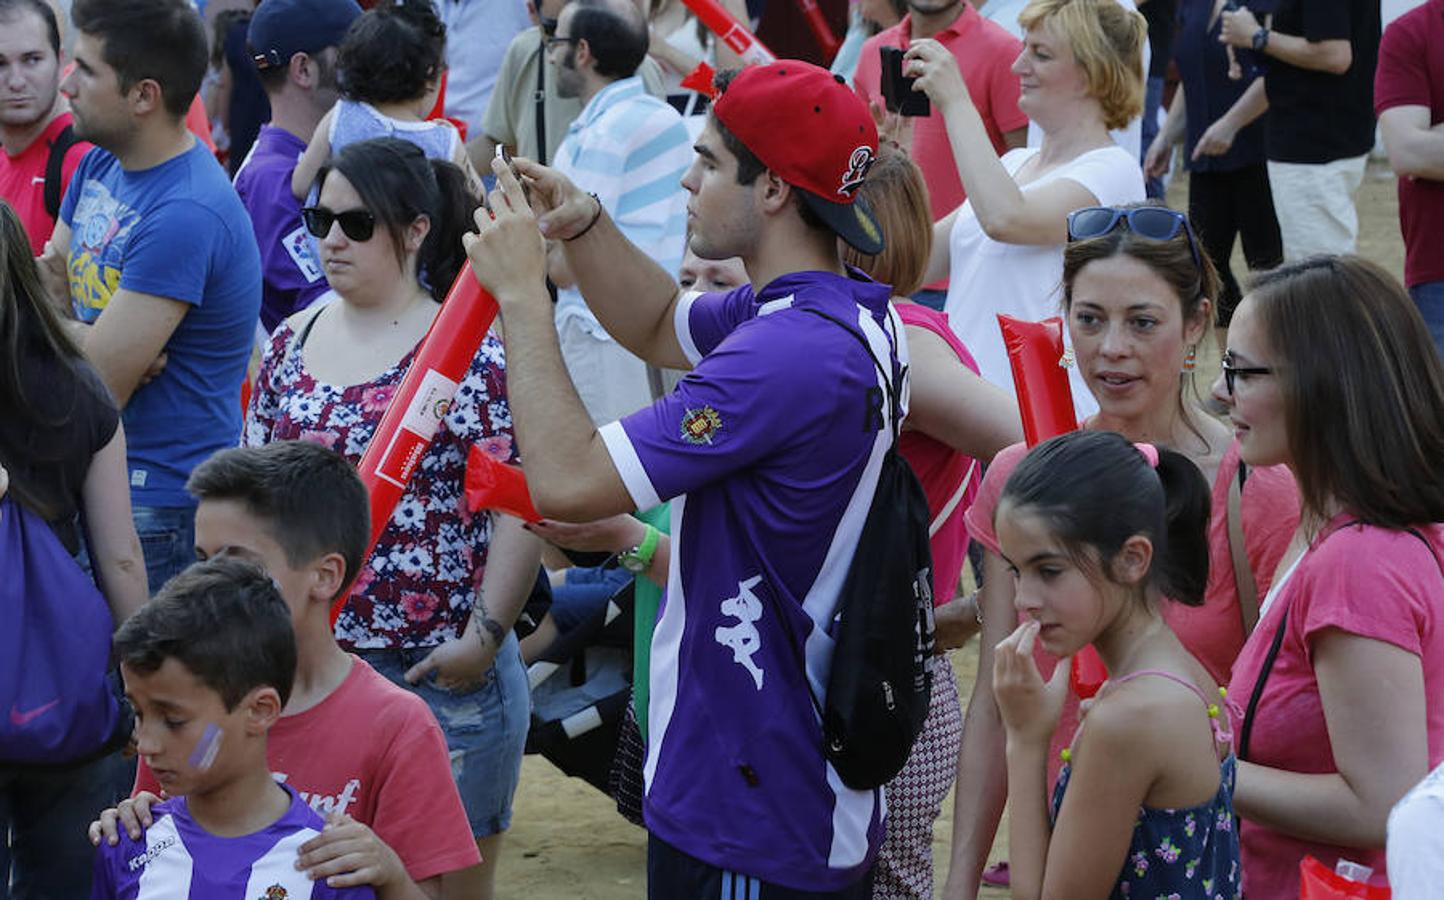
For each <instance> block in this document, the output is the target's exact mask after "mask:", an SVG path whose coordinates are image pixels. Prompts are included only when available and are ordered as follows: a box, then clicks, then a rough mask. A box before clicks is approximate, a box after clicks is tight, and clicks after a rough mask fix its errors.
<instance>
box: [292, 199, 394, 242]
mask: <svg viewBox="0 0 1444 900" xmlns="http://www.w3.org/2000/svg"><path fill="white" fill-rule="evenodd" d="M301 221H302V222H304V223H305V224H306V230H307V231H309V232H311V234H312V235H314V236H315V237H318V238H324V237H325V236H326V235H328V234H330V233H331V225H332V224H333V223H336V222H339V223H340V224H341V233H342V234H344V235H346V237H348V238H350V239H351V240H353V241H369V240H371V235H373V234H375V233H376V217H375V216H373V215H371V213H370V212H368V211H367V210H364V209H348V210H346V211H345V212H339V213H338V212H332V211H331V210H329V209H327V208H326V207H324V206H307V207H305V208H304V209H302V210H301Z"/></svg>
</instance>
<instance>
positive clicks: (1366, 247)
mask: <svg viewBox="0 0 1444 900" xmlns="http://www.w3.org/2000/svg"><path fill="white" fill-rule="evenodd" d="M1169 201H1170V205H1172V206H1174V207H1175V208H1177V209H1186V208H1187V205H1188V204H1187V193H1186V190H1185V187H1184V185H1183V184H1182V183H1175V184H1174V186H1173V187H1172V189H1171V190H1170V193H1169ZM1358 206H1359V218H1360V238H1359V252H1360V253H1361V254H1362V255H1364V256H1367V257H1369V258H1370V259H1373V260H1374V261H1376V262H1378V263H1380V264H1382V265H1383V266H1385V267H1386V268H1387V269H1388V270H1389V271H1390V272H1392V273H1394V274H1395V275H1396V276H1398V277H1399V278H1401V279H1402V277H1403V268H1404V247H1403V243H1402V241H1401V239H1400V237H1399V224H1398V218H1397V216H1398V204H1397V201H1396V197H1395V192H1394V178H1393V175H1392V173H1390V172H1389V170H1388V168H1387V166H1381V165H1377V164H1375V165H1372V166H1371V167H1370V170H1369V176H1368V177H1367V178H1366V179H1365V182H1364V186H1363V188H1362V189H1361V190H1360V193H1359V201H1358ZM1234 271H1235V273H1236V274H1241V273H1243V272H1244V271H1245V267H1244V265H1243V262H1242V257H1241V256H1238V255H1237V254H1236V258H1235V263H1234ZM1216 367H1217V358H1216V356H1212V355H1210V358H1208V359H1206V360H1205V361H1204V364H1203V367H1202V371H1201V373H1200V374H1201V375H1203V376H1204V379H1207V378H1209V377H1211V375H1210V370H1211V371H1212V372H1216V370H1217V369H1216ZM1206 385H1207V381H1206V380H1203V379H1201V386H1203V387H1204V389H1205V390H1206ZM977 658H978V653H977V642H976V641H974V642H973V643H972V644H970V645H968V646H967V647H964V648H963V649H961V650H958V651H955V652H954V653H953V656H952V662H953V668H954V670H955V671H956V672H957V677H958V686H959V691H960V694H961V696H962V697H963V698H964V702H965V703H966V698H967V697H968V695H969V693H970V692H971V690H972V684H973V678H974V673H975V672H976V669H977ZM951 808H952V801H951V800H949V801H948V803H947V804H946V806H945V809H946V810H950V809H951ZM951 832H952V829H951V826H950V821H949V817H948V816H947V815H946V814H945V815H944V816H943V818H942V819H941V820H940V821H939V822H938V827H937V832H936V837H935V841H934V844H935V846H934V849H935V855H936V857H937V858H938V859H939V860H941V861H942V865H941V866H940V871H939V879H938V881H939V884H941V881H942V876H943V875H945V874H946V870H945V867H946V859H947V847H948V841H949V839H950V837H951ZM1005 832H1006V829H1000V834H999V840H998V843H997V845H995V846H994V848H993V858H994V859H998V858H1004V857H1006V853H1007V850H1006V836H1005ZM645 892H646V835H645V833H644V832H643V831H642V830H641V829H639V828H636V827H635V826H633V825H631V824H630V823H628V822H627V821H626V820H624V819H622V817H621V816H619V815H617V813H616V810H615V808H614V806H613V804H612V801H611V800H610V799H608V798H606V797H604V796H602V795H601V794H600V793H598V792H597V791H596V790H594V789H593V788H592V787H591V786H590V785H588V784H586V783H585V782H582V781H579V780H576V779H572V778H568V777H566V776H565V775H562V774H561V773H560V772H558V771H557V770H556V769H555V768H553V767H552V766H551V764H550V763H548V762H547V761H546V760H544V759H542V758H540V757H535V756H529V757H527V759H526V761H525V763H524V764H523V766H522V777H521V788H520V790H519V791H518V793H517V797H516V812H515V818H514V821H513V824H512V829H511V832H510V834H509V835H508V837H507V839H506V845H505V848H504V852H503V854H502V859H501V864H500V874H499V877H498V891H497V893H498V896H499V897H501V898H503V900H520V898H527V900H623V898H626V900H632V898H638V897H643V896H645ZM981 896H982V897H984V898H988V900H995V898H1002V897H1004V896H1006V894H1005V892H1003V891H998V890H987V889H985V890H984V891H983V893H982V895H981Z"/></svg>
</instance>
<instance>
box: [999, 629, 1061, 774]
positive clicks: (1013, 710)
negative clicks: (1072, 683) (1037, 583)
mask: <svg viewBox="0 0 1444 900" xmlns="http://www.w3.org/2000/svg"><path fill="white" fill-rule="evenodd" d="M1037 637H1038V623H1037V622H1025V623H1023V624H1022V625H1019V626H1018V628H1017V629H1016V630H1015V631H1014V632H1013V633H1012V634H1010V635H1008V636H1007V637H1006V638H1004V639H1003V640H1002V641H1001V642H1000V643H999V644H998V646H997V649H996V650H995V651H994V653H993V695H994V696H995V697H996V698H997V701H998V712H999V713H1000V714H1001V715H1002V718H1003V726H1004V727H1005V728H1006V729H1007V730H1008V740H1009V741H1010V742H1024V743H1032V744H1043V745H1044V746H1046V745H1047V743H1048V740H1049V738H1051V737H1052V736H1053V731H1054V729H1056V728H1057V727H1058V719H1059V717H1060V716H1061V715H1062V713H1063V700H1064V698H1065V697H1066V695H1067V692H1068V664H1069V660H1067V659H1063V660H1059V662H1058V666H1057V668H1056V669H1054V670H1053V677H1052V678H1051V679H1049V680H1048V681H1047V682H1044V681H1043V676H1042V674H1040V673H1039V672H1038V666H1037V664H1036V663H1035V662H1033V643H1034V641H1035V640H1036V639H1037Z"/></svg>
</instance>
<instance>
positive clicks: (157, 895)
mask: <svg viewBox="0 0 1444 900" xmlns="http://www.w3.org/2000/svg"><path fill="white" fill-rule="evenodd" d="M145 858H146V859H147V860H148V861H147V862H146V863H144V865H145V871H144V872H142V873H141V874H140V883H139V885H137V888H136V894H135V900H171V898H175V897H189V896H190V893H191V872H192V870H193V869H194V867H195V862H194V861H193V860H192V859H191V854H190V851H189V850H187V849H186V845H185V842H184V841H182V840H181V837H180V831H179V830H178V829H177V828H176V824H175V816H171V815H166V816H162V817H161V818H159V819H157V820H156V821H155V822H154V823H153V824H152V825H151V826H150V827H149V828H147V829H146V830H145Z"/></svg>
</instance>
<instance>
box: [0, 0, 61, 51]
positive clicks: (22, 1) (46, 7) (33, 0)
mask: <svg viewBox="0 0 1444 900" xmlns="http://www.w3.org/2000/svg"><path fill="white" fill-rule="evenodd" d="M26 12H32V13H35V15H37V16H39V17H40V21H42V22H44V23H45V30H46V31H47V32H48V33H49V35H50V49H51V50H52V51H54V53H55V55H56V57H57V58H58V57H59V56H60V23H59V21H57V20H56V18H55V9H54V8H53V7H52V6H51V5H50V4H49V3H46V2H45V0H0V19H13V18H15V17H16V16H18V15H23V14H24V13H26Z"/></svg>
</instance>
